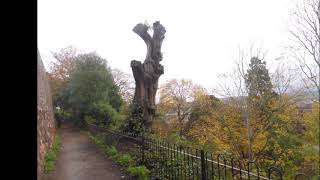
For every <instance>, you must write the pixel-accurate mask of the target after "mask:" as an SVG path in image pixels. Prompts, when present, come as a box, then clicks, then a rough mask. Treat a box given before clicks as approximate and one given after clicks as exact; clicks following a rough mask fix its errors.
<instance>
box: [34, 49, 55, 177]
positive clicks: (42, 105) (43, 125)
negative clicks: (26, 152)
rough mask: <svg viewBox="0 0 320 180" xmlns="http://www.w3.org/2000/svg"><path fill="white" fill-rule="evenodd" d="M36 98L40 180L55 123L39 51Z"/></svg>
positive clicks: (38, 172)
mask: <svg viewBox="0 0 320 180" xmlns="http://www.w3.org/2000/svg"><path fill="white" fill-rule="evenodd" d="M37 99H38V100H37V176H38V179H39V180H41V179H42V177H43V165H44V157H45V154H46V152H47V150H48V148H51V146H52V142H53V138H54V133H55V126H56V125H55V120H54V115H53V105H52V96H51V92H50V86H49V81H48V78H47V75H46V71H45V68H44V65H43V62H42V60H41V57H40V54H39V51H38V73H37Z"/></svg>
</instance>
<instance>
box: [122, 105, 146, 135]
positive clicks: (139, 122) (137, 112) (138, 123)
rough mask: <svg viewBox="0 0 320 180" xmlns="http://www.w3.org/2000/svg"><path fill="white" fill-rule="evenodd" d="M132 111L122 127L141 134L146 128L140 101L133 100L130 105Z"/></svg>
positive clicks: (123, 129) (124, 129) (125, 130)
mask: <svg viewBox="0 0 320 180" xmlns="http://www.w3.org/2000/svg"><path fill="white" fill-rule="evenodd" d="M130 112H131V113H130V115H129V117H128V119H127V120H126V121H125V122H124V123H123V126H122V127H121V128H122V131H124V132H130V133H134V134H141V133H142V132H143V129H144V126H143V112H142V107H141V106H140V105H139V104H138V103H136V102H133V103H132V104H131V105H130Z"/></svg>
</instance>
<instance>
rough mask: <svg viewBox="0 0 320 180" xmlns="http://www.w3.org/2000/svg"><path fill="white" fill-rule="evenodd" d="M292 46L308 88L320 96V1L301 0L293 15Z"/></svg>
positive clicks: (291, 27)
mask: <svg viewBox="0 0 320 180" xmlns="http://www.w3.org/2000/svg"><path fill="white" fill-rule="evenodd" d="M291 18H292V23H291V26H290V30H289V32H290V34H291V35H292V37H293V40H294V41H293V42H294V43H293V44H292V46H290V49H291V53H292V57H293V58H294V60H295V61H294V62H295V64H296V65H298V67H299V68H300V69H301V71H302V74H303V75H304V77H305V85H306V86H307V88H308V89H310V90H312V91H313V90H314V89H316V90H317V91H318V97H319V96H320V77H319V76H320V75H319V74H320V72H319V71H320V26H319V25H320V1H319V0H304V1H299V4H297V5H296V8H295V10H294V11H293V13H292V15H291Z"/></svg>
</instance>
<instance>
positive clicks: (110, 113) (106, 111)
mask: <svg viewBox="0 0 320 180" xmlns="http://www.w3.org/2000/svg"><path fill="white" fill-rule="evenodd" d="M86 114H87V115H86V116H85V121H86V122H87V123H88V124H96V125H99V126H108V127H110V128H113V127H114V126H117V124H119V123H121V121H122V119H123V117H122V116H121V115H120V114H119V113H118V112H117V111H116V110H115V109H114V108H113V107H112V106H111V105H110V104H108V103H94V104H92V105H91V107H90V108H89V110H88V111H87V113H86Z"/></svg>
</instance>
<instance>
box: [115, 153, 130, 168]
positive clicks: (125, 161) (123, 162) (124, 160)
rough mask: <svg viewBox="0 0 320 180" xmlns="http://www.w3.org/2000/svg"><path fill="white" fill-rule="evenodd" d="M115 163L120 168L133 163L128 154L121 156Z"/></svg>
mask: <svg viewBox="0 0 320 180" xmlns="http://www.w3.org/2000/svg"><path fill="white" fill-rule="evenodd" d="M117 162H118V163H119V164H120V165H121V166H130V165H131V164H132V163H133V158H132V157H131V156H130V155H129V154H123V155H120V156H119V157H118V158H117Z"/></svg>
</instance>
